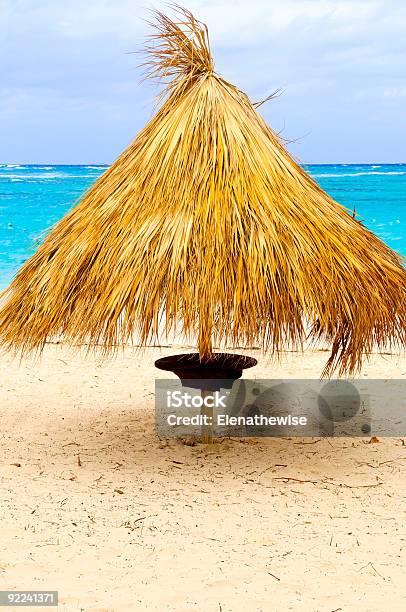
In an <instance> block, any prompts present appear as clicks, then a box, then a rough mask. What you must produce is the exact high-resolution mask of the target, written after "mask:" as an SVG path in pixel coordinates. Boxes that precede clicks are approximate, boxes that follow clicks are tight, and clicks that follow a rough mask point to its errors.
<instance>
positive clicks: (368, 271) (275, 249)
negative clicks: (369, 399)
mask: <svg viewBox="0 0 406 612" xmlns="http://www.w3.org/2000/svg"><path fill="white" fill-rule="evenodd" d="M155 25H156V27H157V32H156V34H155V35H154V36H153V37H152V42H151V44H150V46H149V47H148V51H149V54H150V55H149V62H148V64H149V68H150V75H152V76H158V77H162V78H163V79H165V80H166V82H167V86H166V89H165V92H164V97H163V100H162V104H161V106H160V108H159V110H158V112H157V113H156V114H155V116H154V117H153V118H152V120H151V121H150V122H149V123H148V125H147V126H146V127H145V128H144V129H143V130H142V131H141V132H140V133H139V134H138V136H137V137H136V139H135V140H134V142H132V144H131V145H130V146H129V147H128V148H127V149H126V150H125V151H124V153H122V155H120V157H119V158H118V159H117V160H116V161H115V162H114V163H113V165H112V166H111V167H110V168H109V169H108V170H107V171H106V172H105V173H104V174H103V175H102V176H101V177H100V178H99V179H98V180H97V181H96V183H95V184H94V185H93V186H92V187H91V188H90V189H89V190H88V191H87V192H86V193H85V195H84V196H83V197H82V199H81V201H80V202H79V204H78V205H77V206H75V207H74V208H73V209H72V210H71V211H70V212H69V213H68V214H67V215H66V216H65V217H64V218H63V219H62V220H61V221H60V222H59V223H57V225H56V226H55V227H54V228H53V229H52V231H51V232H50V233H49V235H48V236H47V237H46V239H45V240H44V242H43V244H42V245H41V246H40V247H39V248H38V250H37V252H36V253H35V254H34V255H33V256H32V257H31V258H30V259H29V260H28V261H27V262H26V263H25V264H24V265H23V267H22V268H21V270H20V271H19V273H18V274H17V276H16V278H15V280H14V281H13V282H12V284H11V285H10V287H9V288H8V290H7V291H6V293H5V296H3V301H4V304H3V306H2V309H1V311H0V342H1V343H2V345H3V346H6V347H9V348H10V347H11V348H13V349H17V350H19V351H21V352H22V353H26V352H28V351H31V350H41V349H42V348H43V346H44V344H45V342H46V341H47V340H49V339H52V338H62V339H64V340H66V341H67V342H69V343H87V344H88V345H89V346H100V347H101V348H102V350H104V351H105V352H106V353H109V352H111V351H113V350H115V349H116V347H117V346H120V345H123V344H125V343H127V342H128V341H129V340H130V339H131V338H133V337H134V336H137V337H138V338H139V341H140V343H141V344H148V343H150V342H151V341H154V342H155V341H156V340H157V339H158V338H159V337H160V334H161V332H162V331H163V332H164V334H166V333H169V332H170V331H173V330H175V331H181V332H184V333H185V334H186V335H187V336H189V337H195V338H196V339H197V342H198V350H199V355H200V359H201V360H202V361H203V363H204V362H208V361H209V360H210V356H211V355H212V347H213V346H216V345H219V344H220V343H222V344H226V345H230V346H233V347H238V346H252V345H259V346H261V347H262V348H263V349H264V350H265V351H268V352H269V353H270V354H278V353H279V352H280V351H281V350H282V349H284V348H286V347H287V346H288V345H290V346H292V345H294V346H298V347H300V346H301V345H302V343H303V341H304V340H305V339H306V338H312V339H315V340H324V341H328V342H330V343H331V344H332V352H331V356H330V358H329V360H328V362H327V365H326V370H325V372H326V373H331V372H332V371H333V370H335V369H336V368H338V371H339V372H340V373H352V372H354V371H356V370H357V368H359V366H360V364H361V361H362V355H363V353H368V352H369V351H371V350H372V349H373V347H378V348H382V347H384V346H387V345H388V343H389V344H392V345H397V346H403V345H404V343H405V332H406V324H405V322H406V302H405V280H406V271H405V268H404V267H403V262H402V260H401V258H400V256H398V255H397V254H396V253H395V252H393V251H392V250H390V249H389V248H388V247H387V246H386V245H385V244H384V243H383V242H381V240H379V239H378V238H377V237H376V236H375V235H374V234H372V233H371V232H370V231H368V230H367V229H366V228H365V227H364V226H363V225H362V224H361V223H360V222H358V221H357V220H355V219H353V218H352V216H351V214H349V213H348V212H347V210H345V209H344V208H343V207H342V206H340V205H339V204H338V203H337V202H335V201H334V200H332V199H331V198H330V197H329V196H328V195H327V194H326V193H325V192H324V191H322V190H321V189H320V187H318V185H317V184H316V183H315V182H314V181H313V180H312V179H311V178H310V177H309V176H308V175H307V174H306V172H305V171H304V170H303V169H302V168H301V167H300V166H299V165H298V164H297V163H295V161H293V159H292V158H291V156H290V155H289V153H288V152H287V151H286V149H285V148H284V146H283V144H282V142H281V140H280V139H279V138H278V137H277V136H276V135H275V133H274V132H273V131H272V130H271V129H270V128H269V127H268V126H267V125H266V123H265V122H264V120H263V119H262V117H261V116H260V115H259V114H258V113H257V111H256V108H255V105H254V104H253V103H252V102H251V101H250V100H249V98H248V97H247V95H246V94H245V93H243V92H241V91H240V90H239V89H238V88H237V87H235V86H234V85H232V84H231V83H229V82H228V81H226V80H225V79H224V78H222V77H221V76H219V75H218V74H217V73H216V72H215V70H214V64H213V59H212V56H211V54H210V48H209V41H208V34H207V29H206V26H204V25H203V24H201V23H200V22H198V21H197V20H196V19H194V17H193V16H192V15H191V14H190V13H189V12H188V11H186V10H180V13H179V14H178V20H175V21H173V20H171V19H169V18H168V17H166V16H164V15H163V14H161V13H157V14H156V24H155ZM161 335H162V334H161Z"/></svg>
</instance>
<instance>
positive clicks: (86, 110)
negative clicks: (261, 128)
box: [0, 0, 406, 163]
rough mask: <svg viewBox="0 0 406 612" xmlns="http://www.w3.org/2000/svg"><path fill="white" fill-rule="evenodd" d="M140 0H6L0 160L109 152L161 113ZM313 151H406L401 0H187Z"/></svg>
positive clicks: (280, 120)
mask: <svg viewBox="0 0 406 612" xmlns="http://www.w3.org/2000/svg"><path fill="white" fill-rule="evenodd" d="M153 7H155V8H160V9H162V8H163V7H166V8H167V4H166V3H163V2H160V1H155V2H153V3H148V2H145V1H144V2H139V0H115V1H114V0H69V1H63V0H59V1H58V2H56V1H55V0H53V1H41V0H36V1H33V0H0V75H1V76H0V162H9V163H13V162H14V163H30V162H31V163H81V162H83V163H88V162H99V163H100V162H105V163H110V162H111V161H113V159H114V158H115V157H117V155H118V154H119V153H120V151H122V149H123V148H124V147H125V146H126V145H127V144H128V143H129V142H130V141H131V140H132V139H133V137H134V136H135V135H136V133H137V132H138V131H139V130H140V129H141V128H142V126H143V125H144V124H145V122H146V121H148V119H149V118H150V117H151V114H152V112H153V102H154V95H155V94H156V93H157V88H156V86H153V85H152V84H150V83H145V82H144V83H142V82H140V81H141V72H140V70H139V69H137V63H138V62H139V61H140V60H141V58H140V57H139V56H137V55H132V54H129V52H131V51H137V50H140V49H141V48H142V45H143V43H144V40H145V36H146V35H147V34H148V32H149V26H148V25H147V24H146V23H145V21H144V20H145V19H147V18H148V8H153ZM187 7H188V8H189V9H191V10H192V11H193V12H195V14H196V16H197V17H198V18H200V19H202V20H204V21H205V22H206V23H207V24H208V26H209V31H210V36H211V45H212V50H213V53H214V57H215V61H216V69H217V71H218V72H219V73H220V74H222V75H223V76H224V77H225V78H227V79H228V80H230V81H232V82H234V83H235V84H236V85H237V86H238V87H239V88H240V89H242V90H244V91H246V93H247V94H248V95H249V96H250V98H251V99H252V100H254V101H255V100H258V99H261V98H262V97H265V96H266V95H267V94H269V93H270V92H272V91H273V90H275V89H276V88H278V87H283V88H284V93H283V95H282V96H281V97H279V98H278V99H277V100H274V101H271V102H269V103H268V104H267V105H265V106H263V107H261V113H262V114H263V116H264V117H265V119H266V120H267V121H268V123H269V124H270V125H271V126H272V127H273V128H274V129H275V130H276V131H280V130H282V134H283V136H284V137H285V138H287V139H289V140H295V141H296V142H294V143H292V144H291V145H289V148H290V150H291V151H292V152H293V153H294V155H296V156H297V157H298V158H299V159H300V160H301V161H303V162H306V163H362V162H363V163H368V162H393V163H396V162H405V161H406V145H405V142H406V78H405V77H406V36H405V32H406V2H405V0H359V1H356V0H250V1H249V2H247V0H227V1H224V2H221V1H219V2H213V1H212V0H204V1H203V0H188V2H187Z"/></svg>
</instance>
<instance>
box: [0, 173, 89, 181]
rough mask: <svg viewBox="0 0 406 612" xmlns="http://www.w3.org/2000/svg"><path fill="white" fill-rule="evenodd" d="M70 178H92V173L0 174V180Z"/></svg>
mask: <svg viewBox="0 0 406 612" xmlns="http://www.w3.org/2000/svg"><path fill="white" fill-rule="evenodd" d="M72 178H78V179H82V178H91V179H94V178H95V175H94V174H66V173H64V172H48V173H44V172H42V173H41V174H0V181H13V180H24V181H25V182H27V183H29V182H30V181H49V180H52V179H72Z"/></svg>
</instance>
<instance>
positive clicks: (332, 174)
mask: <svg viewBox="0 0 406 612" xmlns="http://www.w3.org/2000/svg"><path fill="white" fill-rule="evenodd" d="M105 169H106V166H100V165H97V164H95V165H92V164H88V165H83V166H52V165H28V164H27V165H22V164H2V165H0V289H2V288H4V287H6V286H7V285H8V283H9V282H10V280H11V279H12V277H13V276H14V274H15V273H16V271H17V270H18V268H19V267H20V266H21V264H22V263H23V262H24V261H25V260H26V259H27V258H28V257H29V256H30V255H31V254H32V253H33V252H34V251H35V240H36V239H37V238H38V236H40V235H41V234H42V233H43V232H44V231H46V230H47V229H48V228H50V227H51V226H52V225H53V224H54V223H56V221H58V220H59V219H60V218H61V217H62V216H63V215H64V214H65V213H66V212H67V211H68V210H69V209H70V208H71V207H72V206H73V205H74V204H75V203H76V202H77V200H78V199H79V198H80V196H81V194H82V193H83V192H84V190H85V189H87V188H88V187H90V185H91V184H92V183H93V181H95V180H96V178H97V177H99V176H100V174H102V172H104V170H105ZM306 170H307V171H308V172H309V173H310V174H311V175H312V176H313V178H314V179H315V180H316V181H317V182H318V183H319V184H320V185H321V187H322V188H323V189H325V190H326V191H327V192H328V193H329V194H330V195H331V196H332V197H333V198H335V199H336V200H337V201H338V202H340V203H341V204H343V205H345V206H347V207H348V208H350V209H351V210H352V209H353V208H354V206H355V209H356V212H357V213H358V215H359V216H360V218H361V220H363V222H364V223H365V225H366V226H367V227H369V228H370V229H371V230H372V231H373V232H375V233H376V234H377V235H378V236H379V237H380V238H381V239H382V240H384V241H385V242H386V243H387V244H388V245H389V246H390V247H391V248H393V249H394V250H395V251H398V252H399V253H401V254H402V255H405V256H406V164H397V165H385V164H378V163H377V164H373V165H321V166H316V165H312V166H306ZM343 239H345V237H343Z"/></svg>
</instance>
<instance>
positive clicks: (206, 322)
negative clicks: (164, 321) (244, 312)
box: [198, 316, 213, 444]
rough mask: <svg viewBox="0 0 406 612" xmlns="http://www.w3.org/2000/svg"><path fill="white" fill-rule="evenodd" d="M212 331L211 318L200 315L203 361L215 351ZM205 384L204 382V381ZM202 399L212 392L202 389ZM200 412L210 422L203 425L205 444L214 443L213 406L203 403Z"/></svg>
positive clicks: (200, 347) (199, 339)
mask: <svg viewBox="0 0 406 612" xmlns="http://www.w3.org/2000/svg"><path fill="white" fill-rule="evenodd" d="M211 332H212V326H211V324H210V318H209V317H208V316H206V317H203V316H201V317H200V321H199V338H198V347H199V354H200V359H201V361H204V360H205V359H207V358H208V357H210V356H211V354H212V352H213V347H212V342H211ZM202 384H203V383H202ZM201 394H202V399H203V400H204V399H205V398H206V397H208V396H209V395H212V392H211V391H209V390H207V389H203V388H202V391H201ZM200 414H201V415H202V416H206V417H207V421H208V424H207V425H203V426H202V441H203V443H204V444H212V443H213V407H212V406H210V407H209V406H205V405H204V404H203V406H202V408H201V410H200Z"/></svg>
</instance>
